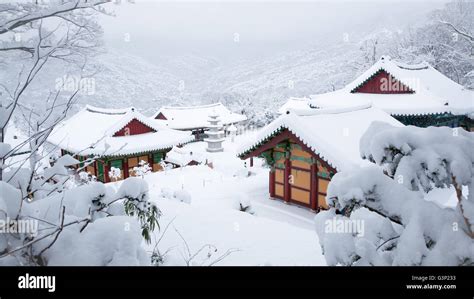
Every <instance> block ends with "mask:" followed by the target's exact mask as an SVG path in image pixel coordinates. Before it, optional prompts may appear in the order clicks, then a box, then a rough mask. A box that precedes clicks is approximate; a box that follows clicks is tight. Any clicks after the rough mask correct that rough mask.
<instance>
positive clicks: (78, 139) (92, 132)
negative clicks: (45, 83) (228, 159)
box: [48, 105, 194, 182]
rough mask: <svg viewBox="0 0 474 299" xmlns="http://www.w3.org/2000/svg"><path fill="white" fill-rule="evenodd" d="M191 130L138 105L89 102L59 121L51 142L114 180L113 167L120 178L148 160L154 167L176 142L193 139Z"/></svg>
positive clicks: (87, 168) (82, 164) (97, 174)
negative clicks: (155, 117)
mask: <svg viewBox="0 0 474 299" xmlns="http://www.w3.org/2000/svg"><path fill="white" fill-rule="evenodd" d="M193 139H194V137H193V136H192V135H191V133H190V132H183V131H178V130H172V129H170V128H168V127H166V126H164V125H163V124H162V123H160V122H159V121H156V120H153V119H150V118H148V117H145V116H144V115H142V114H141V113H139V112H137V111H136V110H135V108H133V107H132V108H127V109H104V108H98V107H93V106H89V105H87V106H86V107H85V108H84V109H82V110H81V111H79V112H78V113H77V114H75V115H73V116H72V117H71V118H69V119H68V120H65V121H63V122H61V123H60V124H58V125H57V126H56V127H55V128H54V130H53V132H52V133H51V134H50V136H49V137H48V142H49V143H50V144H52V145H53V146H55V147H57V148H58V149H61V154H62V155H65V154H70V155H71V156H73V157H75V158H76V159H77V160H78V161H80V165H79V167H84V169H85V171H86V172H88V173H89V174H90V175H93V176H95V177H96V178H97V180H99V181H102V182H110V181H111V178H110V175H109V172H110V170H111V169H112V168H114V169H115V170H117V169H118V170H119V174H120V175H119V176H120V178H117V179H125V178H127V177H129V176H134V175H135V173H134V167H137V166H139V165H140V163H141V161H144V162H146V163H147V164H149V166H150V167H151V168H152V171H159V170H161V169H162V168H161V165H160V162H161V161H162V160H163V159H164V158H165V156H166V154H167V152H168V151H170V150H171V148H173V146H176V145H182V144H185V143H188V142H190V141H192V140H193Z"/></svg>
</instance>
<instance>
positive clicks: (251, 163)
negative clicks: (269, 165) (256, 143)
mask: <svg viewBox="0 0 474 299" xmlns="http://www.w3.org/2000/svg"><path fill="white" fill-rule="evenodd" d="M250 167H253V157H250Z"/></svg>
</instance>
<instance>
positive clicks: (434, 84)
mask: <svg viewBox="0 0 474 299" xmlns="http://www.w3.org/2000/svg"><path fill="white" fill-rule="evenodd" d="M310 98H311V99H308V100H305V99H301V100H299V101H295V100H294V99H290V100H289V101H288V102H287V103H285V105H284V106H283V107H281V109H280V110H284V111H280V113H282V114H283V113H285V112H286V111H290V110H308V109H311V108H319V109H321V108H338V107H344V106H347V105H353V104H355V105H360V106H363V105H366V104H370V105H371V106H373V107H377V108H380V109H382V110H384V111H385V112H387V113H389V114H390V115H392V116H393V117H395V118H396V119H398V120H399V121H400V122H402V123H403V124H405V125H416V126H419V127H427V126H449V127H459V126H461V127H464V128H466V129H467V130H474V91H472V90H468V89H467V88H465V87H463V86H461V85H459V84H458V83H456V82H454V81H452V80H451V79H449V78H448V77H446V76H445V75H443V74H441V73H440V72H438V71H437V70H436V69H435V68H433V67H432V66H431V65H429V64H428V63H427V62H423V63H420V64H412V65H408V64H405V63H401V62H398V61H394V60H392V59H391V58H390V57H389V56H382V57H381V58H380V59H379V60H378V61H377V62H376V63H375V64H374V65H373V66H372V67H370V68H369V69H368V70H367V71H365V72H364V73H363V74H361V75H360V76H359V77H357V78H356V79H355V80H354V81H353V82H351V83H349V84H348V85H346V86H345V87H344V88H342V89H340V90H336V91H333V92H328V93H324V94H317V95H312V96H310Z"/></svg>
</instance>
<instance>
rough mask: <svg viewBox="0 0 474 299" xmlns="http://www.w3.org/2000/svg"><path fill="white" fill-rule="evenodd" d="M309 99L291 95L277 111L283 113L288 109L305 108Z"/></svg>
mask: <svg viewBox="0 0 474 299" xmlns="http://www.w3.org/2000/svg"><path fill="white" fill-rule="evenodd" d="M309 100H310V99H309V98H295V97H291V98H289V99H288V100H287V101H286V103H285V104H283V106H281V107H280V109H278V113H280V114H284V113H286V112H287V111H288V110H290V109H297V110H301V109H306V108H308V101H309Z"/></svg>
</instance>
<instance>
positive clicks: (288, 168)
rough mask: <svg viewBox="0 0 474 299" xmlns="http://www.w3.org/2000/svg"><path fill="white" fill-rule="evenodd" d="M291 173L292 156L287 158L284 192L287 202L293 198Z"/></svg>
mask: <svg viewBox="0 0 474 299" xmlns="http://www.w3.org/2000/svg"><path fill="white" fill-rule="evenodd" d="M290 175H291V161H290V158H289V157H288V153H287V157H286V158H285V182H284V183H285V193H284V200H285V202H287V203H289V202H290V198H291V185H290Z"/></svg>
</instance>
